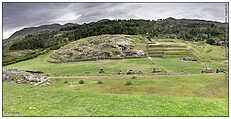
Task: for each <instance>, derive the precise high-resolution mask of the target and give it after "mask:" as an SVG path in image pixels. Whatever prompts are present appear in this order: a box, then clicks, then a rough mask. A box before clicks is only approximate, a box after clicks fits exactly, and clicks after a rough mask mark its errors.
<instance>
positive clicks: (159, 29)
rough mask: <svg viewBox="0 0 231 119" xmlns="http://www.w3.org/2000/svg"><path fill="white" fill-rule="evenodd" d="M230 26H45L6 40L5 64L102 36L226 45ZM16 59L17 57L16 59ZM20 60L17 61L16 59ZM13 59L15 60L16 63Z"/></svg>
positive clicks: (182, 22)
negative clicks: (22, 54) (23, 52)
mask: <svg viewBox="0 0 231 119" xmlns="http://www.w3.org/2000/svg"><path fill="white" fill-rule="evenodd" d="M226 28H227V24H225V23H219V22H213V21H204V20H191V19H174V18H167V19H160V20H157V21H154V20H152V21H150V20H107V19H104V20H100V21H98V22H91V23H88V24H81V25H80V24H65V25H58V24H53V25H44V26H40V27H32V28H25V29H23V30H20V31H18V32H16V33H15V34H14V35H12V36H11V37H10V38H8V39H5V40H4V41H3V65H7V64H11V63H15V62H18V61H22V60H27V59H30V57H27V56H26V55H25V57H21V56H17V54H15V55H14V56H12V55H9V54H10V52H17V50H25V53H27V52H28V51H26V50H35V49H38V50H39V52H36V56H37V55H39V54H41V53H40V52H43V51H44V50H53V49H59V48H60V47H61V46H64V45H66V44H68V43H69V42H72V41H76V40H79V39H81V38H86V37H89V36H97V35H102V34H126V35H143V36H145V37H147V38H148V39H150V38H172V39H175V38H176V39H183V40H185V41H206V42H207V43H209V44H212V45H224V44H226V43H225V42H224V41H225V38H226V37H225V33H226ZM12 57H14V58H12ZM15 58H16V59H15ZM13 59H15V60H14V61H13Z"/></svg>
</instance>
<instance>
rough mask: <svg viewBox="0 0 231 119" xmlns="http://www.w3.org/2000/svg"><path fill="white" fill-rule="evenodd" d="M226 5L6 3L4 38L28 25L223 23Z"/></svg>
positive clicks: (4, 5)
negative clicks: (167, 20) (185, 20)
mask: <svg viewBox="0 0 231 119" xmlns="http://www.w3.org/2000/svg"><path fill="white" fill-rule="evenodd" d="M224 9H225V6H224V3H3V32H4V34H3V37H4V38H7V37H9V36H10V35H11V34H13V33H14V32H15V31H16V30H19V29H21V28H24V27H29V26H38V25H43V24H52V23H61V24H62V23H67V22H72V23H85V22H92V21H98V20H100V19H104V18H109V19H131V18H132V19H159V18H167V17H174V18H190V19H193V18H197V19H206V20H213V21H221V22H223V21H224Z"/></svg>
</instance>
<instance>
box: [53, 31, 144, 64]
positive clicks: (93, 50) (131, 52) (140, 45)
mask: <svg viewBox="0 0 231 119" xmlns="http://www.w3.org/2000/svg"><path fill="white" fill-rule="evenodd" d="M144 50H145V41H144V39H141V38H138V37H137V36H129V35H101V36H93V37H88V38H84V39H80V40H78V41H74V42H72V43H69V44H68V45H65V46H64V47H62V48H60V49H58V50H55V51H53V53H52V54H51V55H50V58H51V59H50V61H51V62H71V61H82V60H87V59H94V58H95V59H104V58H112V59H113V58H121V57H122V58H123V57H132V56H134V57H139V56H145V51H144Z"/></svg>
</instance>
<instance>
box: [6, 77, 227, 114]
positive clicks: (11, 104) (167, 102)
mask: <svg viewBox="0 0 231 119" xmlns="http://www.w3.org/2000/svg"><path fill="white" fill-rule="evenodd" d="M223 77H224V76H223V75H221V74H220V75H211V76H203V75H202V76H158V77H157V76H152V77H150V76H146V77H136V78H135V79H131V77H128V76H125V77H121V78H119V77H118V78H115V77H114V78H113V77H107V78H99V77H92V78H81V79H82V80H84V82H85V83H84V84H79V83H78V82H79V80H80V79H52V80H55V81H56V82H55V83H52V85H51V86H48V87H36V86H30V85H27V84H21V85H17V84H14V83H6V82H4V83H3V112H19V114H16V115H10V114H3V115H4V116H228V99H227V97H228V81H226V80H224V78H223ZM99 80H100V81H102V82H103V84H97V81H99ZM127 80H130V81H131V82H132V85H125V82H126V81H127ZM65 81H68V82H67V83H64V82H65Z"/></svg>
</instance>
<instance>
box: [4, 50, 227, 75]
mask: <svg viewBox="0 0 231 119" xmlns="http://www.w3.org/2000/svg"><path fill="white" fill-rule="evenodd" d="M48 55H49V54H45V55H41V56H38V57H37V58H34V59H31V60H27V61H22V62H19V63H16V64H12V65H8V66H5V67H4V68H17V69H21V70H35V71H43V72H44V73H47V74H50V75H83V74H85V73H84V72H90V73H88V75H100V74H98V71H99V69H100V68H104V70H105V74H116V73H118V72H119V70H122V71H123V72H124V73H126V71H128V70H130V69H133V70H135V71H136V72H138V71H142V72H143V73H146V74H151V73H152V68H155V67H157V68H162V69H163V70H164V72H162V73H183V72H182V70H184V71H185V72H187V73H200V72H201V70H202V69H204V68H205V66H206V65H208V66H209V67H211V68H213V71H214V72H215V69H216V68H217V67H221V66H223V64H214V63H213V62H211V63H208V64H205V63H201V62H181V61H180V59H179V58H164V59H162V58H152V60H150V59H148V58H138V59H124V60H98V61H84V62H69V63H63V64H55V63H49V62H47V60H48V58H49V57H48ZM60 69H61V70H60Z"/></svg>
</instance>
